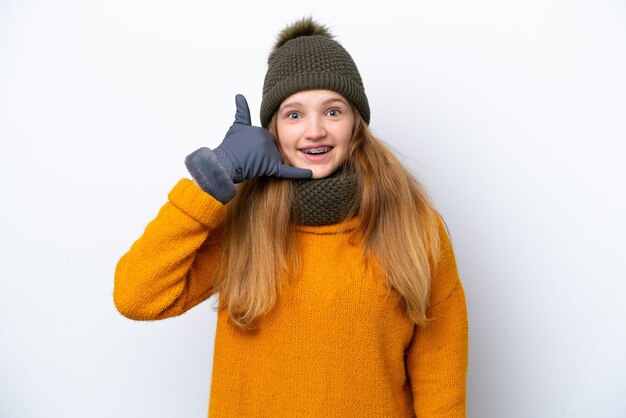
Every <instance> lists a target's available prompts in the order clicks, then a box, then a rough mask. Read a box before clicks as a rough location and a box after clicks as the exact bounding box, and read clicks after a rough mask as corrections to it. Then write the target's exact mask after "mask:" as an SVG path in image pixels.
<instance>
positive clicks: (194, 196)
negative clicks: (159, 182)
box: [113, 179, 225, 320]
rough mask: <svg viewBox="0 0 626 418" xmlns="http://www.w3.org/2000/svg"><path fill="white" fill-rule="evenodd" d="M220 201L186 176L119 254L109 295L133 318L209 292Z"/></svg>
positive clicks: (168, 311) (178, 308)
mask: <svg viewBox="0 0 626 418" xmlns="http://www.w3.org/2000/svg"><path fill="white" fill-rule="evenodd" d="M224 216H225V206H224V205H222V204H221V203H220V202H218V201H217V200H216V199H214V198H213V197H212V196H211V195H209V194H208V193H205V192H204V191H202V190H201V189H200V188H199V187H198V186H196V185H195V184H193V183H192V182H191V181H190V180H189V179H182V180H180V181H179V182H178V184H176V186H175V187H174V188H173V189H172V191H171V192H170V193H169V196H168V201H167V202H166V203H165V204H164V205H163V206H162V207H161V209H160V211H159V213H158V215H157V216H156V218H155V219H154V220H152V221H151V222H150V223H149V224H148V226H147V227H146V228H145V230H144V233H143V235H142V236H141V237H140V238H139V239H138V240H137V241H135V243H134V244H133V245H132V246H131V248H130V250H129V251H128V252H127V253H126V254H124V255H123V256H122V257H121V258H120V260H119V262H118V263H117V268H116V270H115V283H114V290H113V299H114V302H115V306H116V307H117V309H118V310H119V312H120V313H121V314H122V315H124V316H126V317H128V318H130V319H136V320H153V319H162V318H167V317H171V316H176V315H180V314H182V313H184V312H186V311H187V310H189V309H191V308H192V307H193V306H195V305H197V304H199V303H200V302H202V301H204V300H206V299H207V298H209V297H210V296H211V295H212V294H213V293H215V292H214V290H213V283H214V280H213V277H214V271H215V268H216V266H217V262H218V256H219V254H218V253H219V251H218V250H219V248H218V247H219V241H220V230H221V229H220V226H221V223H222V220H223V219H224Z"/></svg>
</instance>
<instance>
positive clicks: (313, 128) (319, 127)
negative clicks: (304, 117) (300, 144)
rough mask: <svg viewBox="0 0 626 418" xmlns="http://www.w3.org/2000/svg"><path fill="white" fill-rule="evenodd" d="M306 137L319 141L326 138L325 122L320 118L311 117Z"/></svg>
mask: <svg viewBox="0 0 626 418" xmlns="http://www.w3.org/2000/svg"><path fill="white" fill-rule="evenodd" d="M305 136H306V138H307V139H311V140H319V139H322V138H325V137H326V128H325V127H324V121H323V120H322V119H321V118H319V117H311V118H309V120H308V125H307V128H306V132H305Z"/></svg>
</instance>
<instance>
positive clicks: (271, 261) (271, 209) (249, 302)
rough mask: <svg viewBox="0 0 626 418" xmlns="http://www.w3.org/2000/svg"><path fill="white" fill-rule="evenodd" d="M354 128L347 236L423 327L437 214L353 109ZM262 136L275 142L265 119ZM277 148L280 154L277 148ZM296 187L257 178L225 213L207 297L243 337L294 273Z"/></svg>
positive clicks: (296, 264)
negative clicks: (351, 225)
mask: <svg viewBox="0 0 626 418" xmlns="http://www.w3.org/2000/svg"><path fill="white" fill-rule="evenodd" d="M353 112H354V115H355V124H354V128H353V133H352V140H351V142H350V149H349V152H348V158H347V162H346V163H347V164H348V165H349V166H351V168H352V169H353V170H354V172H355V173H356V176H357V181H358V186H359V191H358V194H357V196H358V197H357V199H356V200H355V203H354V205H353V207H352V208H351V209H350V211H349V214H348V216H347V219H349V218H350V217H352V216H354V215H356V214H358V215H359V216H360V223H359V225H358V227H357V228H356V229H355V230H354V231H353V232H352V234H353V235H352V237H359V238H360V239H361V242H360V245H361V248H362V252H363V256H364V258H365V259H368V260H372V261H374V262H375V263H376V264H377V265H378V267H379V268H380V269H381V271H382V273H383V274H384V276H385V277H386V279H387V288H388V290H389V291H392V289H393V290H395V291H397V292H398V293H399V294H400V296H401V299H400V300H401V302H400V303H401V304H402V308H403V309H404V311H405V312H406V314H407V315H408V316H409V318H410V319H411V320H412V321H414V322H415V323H416V324H418V325H420V326H421V325H425V323H426V321H427V318H426V309H427V307H428V298H429V288H430V277H431V270H432V268H433V266H434V263H435V262H436V260H437V259H438V258H439V251H440V250H439V236H438V225H437V216H438V215H437V212H436V211H435V209H434V207H433V205H432V204H431V202H430V200H429V198H428V196H427V193H426V192H425V190H424V188H423V187H422V185H421V184H420V183H419V182H418V181H417V180H416V179H415V177H414V176H413V175H412V174H411V173H410V172H409V171H408V170H407V169H406V168H405V167H404V166H403V165H402V163H401V162H400V161H399V160H398V159H397V158H396V157H395V156H394V154H393V153H392V152H391V150H390V149H389V148H387V146H385V145H384V144H383V143H382V142H381V141H380V140H378V139H377V138H375V137H374V135H373V134H372V133H371V131H370V129H369V127H368V125H367V124H366V123H365V122H364V121H363V119H362V118H361V117H360V115H359V113H358V111H357V110H356V109H355V108H354V107H353ZM268 131H269V132H270V133H272V134H273V135H274V137H276V121H275V117H274V118H272V120H271V122H270V124H269V126H268ZM279 148H280V147H279ZM295 198H296V195H295V186H294V183H293V181H292V180H287V179H281V178H275V177H257V178H254V179H250V180H247V181H245V182H243V183H241V184H240V185H239V187H238V192H237V196H236V197H235V198H234V199H233V200H232V201H231V202H229V204H228V206H227V215H226V222H225V224H224V228H225V229H224V231H223V232H224V235H223V236H224V241H223V245H222V254H221V257H222V259H221V263H220V267H219V269H218V271H217V278H216V282H215V284H214V290H215V291H216V292H220V298H219V308H227V309H228V314H229V318H230V320H231V321H232V322H233V323H234V324H235V325H237V326H239V327H240V328H241V329H242V330H249V329H253V328H254V327H255V320H256V318H258V317H260V316H262V315H263V314H265V313H267V312H269V311H270V310H271V309H272V308H273V306H274V305H275V303H276V301H277V299H278V297H279V295H280V293H281V290H282V289H283V288H284V286H285V285H286V284H287V283H288V279H289V277H290V275H292V274H294V273H297V271H298V270H299V268H300V260H299V256H298V253H297V251H296V248H297V246H296V229H295V224H296V223H295V219H296V216H297V214H296V212H295V207H296V205H295Z"/></svg>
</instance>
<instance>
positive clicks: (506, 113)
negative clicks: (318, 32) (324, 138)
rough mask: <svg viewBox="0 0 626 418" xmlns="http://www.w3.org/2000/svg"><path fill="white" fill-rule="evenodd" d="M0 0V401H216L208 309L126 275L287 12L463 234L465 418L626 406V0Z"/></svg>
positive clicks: (613, 412) (170, 412) (134, 411)
mask: <svg viewBox="0 0 626 418" xmlns="http://www.w3.org/2000/svg"><path fill="white" fill-rule="evenodd" d="M409 4H410V3H409V2H406V3H404V2H397V1H384V2H380V3H378V4H376V5H373V6H367V7H364V5H363V3H362V2H356V1H354V2H338V1H334V2H327V1H316V2H306V4H305V5H303V4H300V3H298V2H279V1H257V2H249V3H245V2H236V1H235V2H209V1H202V2H201V1H193V0H185V1H178V2H173V1H169V2H165V1H147V0H146V1H142V0H124V1H122V0H113V1H100V2H95V1H94V2H86V1H78V0H58V1H17V0H2V1H1V2H0V146H1V148H0V417H2V418H36V417H44V416H45V417H69V418H84V417H116V418H125V417H129V418H142V417H151V418H154V417H184V418H187V417H190V418H193V417H205V416H206V413H207V408H208V397H209V387H210V377H211V362H212V348H213V339H214V326H215V314H214V311H213V310H212V309H211V302H205V303H203V304H202V305H200V306H199V307H197V308H195V309H193V310H191V311H189V312H188V313H187V314H185V315H182V316H181V317H178V318H173V319H168V320H165V321H159V322H134V321H131V320H128V319H126V318H123V317H122V316H121V315H119V314H118V313H117V311H116V309H115V307H114V305H113V301H112V289H113V272H114V269H115V265H116V262H117V260H118V259H119V257H120V256H121V255H122V254H123V253H124V252H125V251H126V250H127V249H128V248H129V247H130V245H131V244H132V242H133V241H134V240H135V239H136V238H138V237H139V236H140V234H141V233H142V231H143V228H144V227H145V225H146V224H147V223H148V221H149V220H151V219H152V218H153V217H154V216H155V215H156V213H157V211H158V209H159V207H160V206H161V204H163V203H164V202H165V200H166V196H167V193H168V191H169V190H170V188H171V187H172V186H173V185H174V184H175V183H176V181H177V180H178V179H179V178H181V177H185V176H187V172H186V170H185V168H184V164H183V160H184V157H185V156H186V155H187V154H188V153H190V152H192V151H193V150H195V149H196V148H198V147H200V146H209V147H214V146H216V145H217V144H219V142H220V141H221V139H222V138H223V135H224V133H225V132H226V130H227V129H228V127H229V126H230V124H231V123H232V120H233V116H234V112H235V105H234V95H235V94H236V93H242V94H244V95H245V96H246V97H247V98H248V102H249V103H250V106H251V108H252V111H253V122H254V123H256V124H258V123H259V117H258V109H259V105H260V102H261V89H262V82H263V77H264V75H265V69H266V58H267V53H268V51H269V50H270V48H271V46H272V44H273V41H274V36H275V35H276V33H277V32H278V31H279V30H280V29H282V28H283V27H284V26H285V25H286V24H287V23H289V22H291V21H293V20H295V19H297V18H299V17H302V16H305V15H307V16H308V15H312V16H313V17H315V18H317V19H318V20H319V21H321V22H322V23H327V24H328V25H329V26H330V28H331V30H332V31H333V32H334V33H335V34H336V36H337V39H338V40H339V41H340V42H341V43H342V44H343V45H344V46H345V47H346V48H347V49H348V51H350V53H351V54H352V56H353V58H354V59H355V61H356V62H357V65H358V66H359V69H360V71H361V74H362V77H363V80H364V83H365V87H366V92H367V94H368V97H369V100H370V103H371V108H372V123H371V126H372V129H373V130H374V132H375V134H377V135H378V136H379V137H380V138H382V139H383V140H385V141H386V142H387V143H388V144H389V145H391V146H392V147H393V148H394V149H395V150H397V151H398V153H399V154H401V155H402V157H403V158H404V160H405V161H406V163H407V165H408V166H409V167H410V168H411V169H412V170H413V171H414V172H415V174H416V175H417V176H418V177H419V178H420V180H421V181H422V182H423V183H424V184H425V186H426V188H427V189H428V190H429V192H430V194H431V197H432V198H433V200H434V202H435V204H436V206H437V208H438V209H439V210H440V212H441V213H442V215H443V216H444V218H445V220H446V222H447V223H448V226H449V228H450V231H451V234H452V240H453V245H454V248H455V251H456V256H457V262H458V266H459V271H460V274H461V278H462V280H463V283H464V286H465V289H466V294H467V301H468V310H469V319H470V367H469V373H468V415H469V417H476V418H509V417H510V418H544V417H545V418H553V417H607V418H608V417H616V418H617V417H624V416H626V398H625V397H624V388H626V360H625V357H626V354H625V353H626V303H625V298H624V295H625V293H626V285H625V280H624V279H625V274H624V260H625V259H626V254H625V252H626V251H625V244H624V238H625V237H626V222H625V220H624V217H625V215H626V202H625V200H626V199H625V197H624V179H625V178H626V163H625V158H624V151H625V145H624V141H625V140H626V122H625V121H626V104H625V97H626V83H625V77H624V74H626V6H625V5H624V3H623V2H620V1H617V0H616V1H608V0H601V1H594V2H592V1H590V0H589V1H564V0H562V1H545V0H530V1H523V2H522V1H517V2H502V1H496V0H491V1H490V0H478V1H473V2H467V1H460V0H459V1H438V2H425V1H418V2H412V3H411V4H412V5H411V9H406V6H407V5H409Z"/></svg>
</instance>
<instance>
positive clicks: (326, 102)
mask: <svg viewBox="0 0 626 418" xmlns="http://www.w3.org/2000/svg"><path fill="white" fill-rule="evenodd" d="M334 102H340V103H343V104H344V105H346V106H347V105H348V103H347V102H346V101H345V100H344V99H342V98H341V97H330V98H328V99H326V100H324V101H323V102H321V103H320V104H321V105H322V106H326V105H328V104H330V103H334ZM289 106H302V103H300V102H285V103H283V105H282V106H281V107H280V108H279V109H278V111H279V112H282V111H283V109H284V108H286V107H289Z"/></svg>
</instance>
